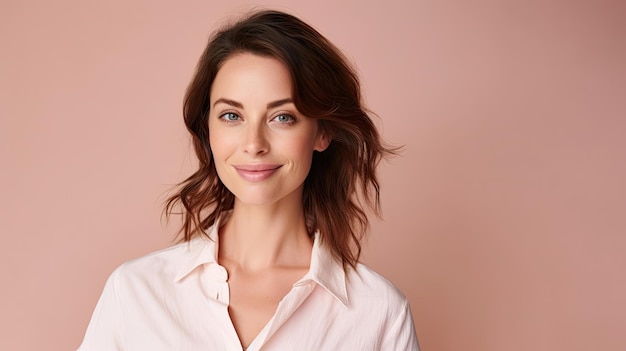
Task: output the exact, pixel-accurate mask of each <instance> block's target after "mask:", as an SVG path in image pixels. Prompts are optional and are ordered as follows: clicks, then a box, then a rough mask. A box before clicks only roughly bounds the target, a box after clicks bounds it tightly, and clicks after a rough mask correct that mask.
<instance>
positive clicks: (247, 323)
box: [208, 53, 330, 347]
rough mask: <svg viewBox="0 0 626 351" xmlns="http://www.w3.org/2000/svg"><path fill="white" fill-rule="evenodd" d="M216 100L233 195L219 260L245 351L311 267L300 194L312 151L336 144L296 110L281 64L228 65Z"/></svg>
mask: <svg viewBox="0 0 626 351" xmlns="http://www.w3.org/2000/svg"><path fill="white" fill-rule="evenodd" d="M210 96H211V99H210V101H211V112H210V114H209V122H208V123H209V141H210V145H211V149H212V152H213V157H214V160H215V167H216V169H217V172H218V175H219V177H220V180H221V181H222V182H223V183H224V185H225V186H226V187H227V188H228V189H229V190H230V191H231V192H232V193H233V194H234V195H235V204H234V207H233V211H232V214H231V216H230V218H229V219H228V221H227V222H226V223H225V224H224V225H223V226H222V227H221V228H220V231H219V238H220V244H219V253H218V255H219V262H220V264H221V265H222V266H224V267H225V268H226V270H227V271H228V275H229V278H228V284H229V289H230V304H229V313H230V316H231V320H232V322H233V326H234V328H235V330H236V331H237V334H238V336H239V339H240V341H241V343H242V345H243V346H244V347H247V346H248V345H249V344H250V343H251V342H252V340H254V338H255V337H256V335H258V333H259V332H260V331H261V330H262V329H263V327H264V326H265V325H266V324H267V322H268V321H269V320H270V318H271V317H272V316H273V314H274V312H275V310H276V307H277V305H278V302H279V301H280V300H281V299H282V298H283V297H284V296H285V295H286V294H287V293H288V292H289V291H290V290H291V287H292V285H293V284H294V283H295V282H296V281H298V280H299V279H300V278H301V277H302V276H304V275H305V274H306V272H307V271H308V269H309V264H310V261H311V249H312V242H311V239H310V238H309V236H308V233H307V231H306V226H305V217H304V212H303V209H302V189H303V183H304V180H305V178H306V176H307V174H308V172H309V169H310V167H311V159H312V155H313V152H315V151H324V150H325V149H326V148H327V147H328V145H329V143H330V139H329V138H328V137H327V136H326V135H324V134H323V133H322V132H321V131H320V130H319V128H318V123H317V121H316V120H314V119H310V118H307V117H305V116H303V115H302V114H301V113H300V112H298V110H297V109H296V107H295V105H294V104H293V102H292V101H291V98H292V81H291V76H290V74H289V71H288V69H287V67H286V66H285V65H284V64H282V63H281V62H280V61H278V60H276V59H273V58H268V57H261V56H257V55H253V54H249V53H244V54H237V55H235V56H233V57H231V58H229V59H227V60H226V61H225V62H224V64H223V65H222V67H221V68H220V70H219V71H218V73H217V76H216V78H215V80H214V82H213V85H212V87H211V93H210Z"/></svg>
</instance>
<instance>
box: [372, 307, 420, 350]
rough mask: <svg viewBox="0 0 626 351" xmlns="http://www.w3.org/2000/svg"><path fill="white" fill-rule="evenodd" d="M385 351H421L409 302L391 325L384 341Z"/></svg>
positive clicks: (383, 348) (382, 348)
mask: <svg viewBox="0 0 626 351" xmlns="http://www.w3.org/2000/svg"><path fill="white" fill-rule="evenodd" d="M381 350H383V351H419V345H418V342H417V335H416V334H415V326H414V325H413V317H412V315H411V308H410V307H409V303H408V301H406V300H405V301H404V306H403V308H402V309H401V310H400V313H399V314H398V317H397V318H396V320H395V321H394V322H393V323H392V324H391V326H390V327H389V329H388V330H387V332H386V334H385V337H384V339H383V343H382V347H381Z"/></svg>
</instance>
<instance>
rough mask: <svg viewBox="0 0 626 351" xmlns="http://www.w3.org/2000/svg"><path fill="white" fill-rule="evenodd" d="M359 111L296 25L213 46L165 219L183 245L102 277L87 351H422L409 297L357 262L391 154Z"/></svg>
mask: <svg viewBox="0 0 626 351" xmlns="http://www.w3.org/2000/svg"><path fill="white" fill-rule="evenodd" d="M360 100H361V99H360V87H359V82H358V79H357V77H356V75H355V73H354V71H353V70H352V69H351V68H350V67H349V65H347V64H346V60H345V58H344V57H343V56H342V55H341V54H340V52H339V51H338V50H337V49H336V48H335V47H334V46H333V45H332V44H331V43H330V42H328V41H327V40H326V39H325V38H324V37H322V36H321V35H320V34H319V33H318V32H316V31H315V30H314V29H313V28H311V27H310V26H308V25H307V24H305V23H304V22H302V21H301V20H299V19H297V18H295V17H293V16H291V15H288V14H285V13H281V12H274V11H261V12H257V13H254V14H252V15H250V16H248V17H247V18H245V19H243V20H241V21H239V22H237V23H235V24H233V25H230V26H229V27H227V28H225V29H223V30H221V31H219V32H217V33H216V34H215V35H214V36H213V37H212V39H211V40H210V42H209V45H208V47H207V48H206V50H205V52H204V54H203V55H202V57H201V59H200V63H199V66H198V69H197V73H196V75H195V77H194V78H193V81H192V82H191V85H190V86H189V89H188V91H187V95H186V97H185V105H184V117H185V123H186V125H187V127H188V129H189V131H190V132H191V134H192V137H193V142H194V147H195V151H196V154H197V155H198V158H199V168H198V170H197V171H196V172H195V173H194V174H193V175H192V176H190V177H189V178H188V179H187V180H186V181H184V182H183V183H182V184H181V188H180V190H179V192H178V193H177V194H176V195H174V196H173V197H172V198H170V199H169V201H168V203H167V206H166V213H167V214H168V215H171V214H173V213H174V212H175V211H176V208H182V213H183V226H182V229H181V234H182V239H183V241H184V242H183V243H181V244H179V245H177V246H174V247H171V248H168V249H165V250H162V251H159V252H155V253H152V254H150V255H147V256H145V257H142V258H139V259H136V260H134V261H130V262H127V263H125V264H123V265H122V266H120V267H119V268H118V269H117V270H116V271H115V272H114V273H113V274H112V275H111V277H110V278H109V280H108V282H107V284H106V286H105V289H104V292H103V294H102V297H101V298H100V301H99V302H98V305H97V307H96V310H95V312H94V315H93V317H92V320H91V323H90V325H89V327H88V330H87V333H86V335H85V339H84V341H83V344H82V345H81V347H80V350H82V351H90V350H142V351H145V350H151V351H155V350H249V351H251V350H261V349H262V350H417V349H418V346H417V340H416V337H415V332H414V327H413V322H412V319H411V313H410V310H409V306H408V303H407V300H406V298H405V297H404V296H403V295H402V294H401V293H400V292H399V291H398V290H397V289H396V288H395V287H393V285H391V283H389V282H388V281H387V280H385V279H384V278H382V277H380V276H379V275H377V274H376V273H374V272H373V271H371V270H370V269H368V268H367V267H365V266H363V265H362V264H360V263H358V259H359V254H360V248H361V247H360V241H361V238H362V236H363V233H364V231H365V229H366V227H367V224H368V221H367V218H366V215H365V212H364V209H363V208H362V205H361V204H362V203H366V204H368V205H369V206H370V207H371V208H372V209H373V210H374V211H377V210H378V209H379V197H378V182H377V178H376V173H375V169H376V166H377V164H378V162H379V161H380V159H381V157H383V156H385V155H387V154H391V153H393V150H390V149H388V148H386V147H385V146H383V145H382V143H381V141H380V139H379V135H378V133H377V131H376V129H375V127H374V126H373V124H372V122H371V120H370V118H369V117H368V115H367V113H366V112H364V109H363V107H362V106H361V101H360Z"/></svg>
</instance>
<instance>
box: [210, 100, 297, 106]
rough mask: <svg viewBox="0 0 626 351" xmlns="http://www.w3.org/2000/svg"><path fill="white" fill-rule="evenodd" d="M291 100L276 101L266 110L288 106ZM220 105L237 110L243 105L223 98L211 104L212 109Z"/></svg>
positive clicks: (269, 104)
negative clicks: (229, 106)
mask: <svg viewBox="0 0 626 351" xmlns="http://www.w3.org/2000/svg"><path fill="white" fill-rule="evenodd" d="M292 102H293V99H292V98H286V99H281V100H276V101H272V102H270V103H268V104H267V108H268V109H271V108H276V107H279V106H282V105H285V104H289V103H292ZM219 103H222V104H227V105H231V106H234V107H237V108H243V104H242V103H241V102H239V101H235V100H231V99H225V98H219V99H217V100H215V103H213V107H215V105H217V104H219Z"/></svg>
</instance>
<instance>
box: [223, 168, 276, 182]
mask: <svg viewBox="0 0 626 351" xmlns="http://www.w3.org/2000/svg"><path fill="white" fill-rule="evenodd" d="M234 167H235V169H236V170H237V173H239V175H240V176H241V177H242V178H243V179H245V180H247V181H249V182H260V181H263V180H265V179H267V178H269V177H271V176H272V174H274V173H276V171H277V170H278V169H279V168H280V167H282V165H276V164H259V165H236V166H234Z"/></svg>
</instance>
